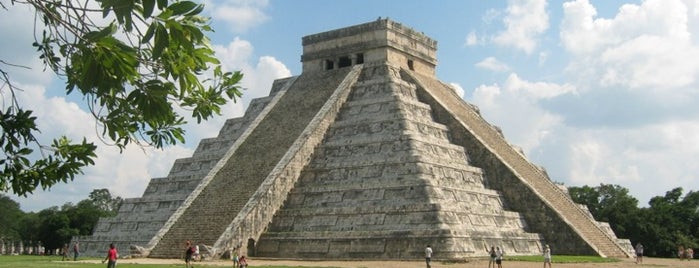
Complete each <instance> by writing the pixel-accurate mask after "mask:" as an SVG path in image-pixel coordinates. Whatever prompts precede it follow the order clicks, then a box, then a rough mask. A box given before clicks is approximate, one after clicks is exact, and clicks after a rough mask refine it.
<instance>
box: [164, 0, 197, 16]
mask: <svg viewBox="0 0 699 268" xmlns="http://www.w3.org/2000/svg"><path fill="white" fill-rule="evenodd" d="M195 7H197V4H196V3H194V2H190V1H181V2H175V3H173V4H172V5H170V6H169V7H167V8H168V9H169V10H172V15H173V16H178V15H182V14H185V13H187V12H189V11H191V10H192V9H194V8H195Z"/></svg>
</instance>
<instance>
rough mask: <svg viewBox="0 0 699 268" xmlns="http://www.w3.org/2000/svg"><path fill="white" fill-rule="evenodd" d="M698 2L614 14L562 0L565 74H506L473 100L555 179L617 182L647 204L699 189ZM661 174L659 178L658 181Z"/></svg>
mask: <svg viewBox="0 0 699 268" xmlns="http://www.w3.org/2000/svg"><path fill="white" fill-rule="evenodd" d="M698 7H699V4H697V3H696V2H692V1H679V0H677V1H672V0H668V1H659V0H647V1H642V2H640V3H638V4H626V5H623V6H621V7H620V8H619V9H618V11H617V13H615V14H613V15H612V16H611V17H609V18H601V17H598V15H597V10H596V8H595V7H594V6H593V5H592V4H590V2H589V1H587V0H576V1H569V2H566V3H564V4H563V18H562V21H561V23H560V32H559V37H560V43H561V44H562V48H563V49H564V51H562V52H563V54H554V53H560V52H556V51H551V52H550V53H551V54H549V51H547V53H546V54H540V59H541V57H543V59H542V60H540V62H546V59H547V58H550V59H554V57H557V58H565V59H566V60H568V61H567V62H564V64H566V69H565V72H564V73H563V74H562V75H563V76H564V77H565V78H564V79H565V80H563V81H568V82H566V83H564V82H560V83H552V82H536V81H537V80H539V79H540V78H534V79H532V80H531V81H528V80H525V79H523V78H521V77H520V76H519V75H517V74H514V73H513V74H511V75H509V76H508V77H507V78H506V79H505V80H504V81H503V82H502V83H501V84H491V85H481V86H479V87H477V88H476V89H475V90H474V93H473V95H472V96H471V98H472V101H473V102H474V103H475V104H476V105H478V106H479V107H480V110H481V113H482V114H483V116H484V117H485V118H486V119H488V121H490V122H497V123H498V124H501V128H502V129H503V132H504V134H505V136H506V137H508V141H510V142H512V143H513V144H515V145H520V146H521V147H522V148H523V149H524V151H525V153H526V154H527V155H528V157H530V159H533V162H534V163H546V165H545V166H546V168H547V169H548V171H549V174H551V175H552V179H553V180H555V181H564V182H566V183H567V184H569V185H584V184H586V185H598V184H599V183H607V184H609V183H611V184H620V185H623V186H624V187H627V188H629V189H630V190H631V192H632V195H634V196H636V197H638V198H639V200H640V201H641V205H645V204H646V203H645V202H647V201H648V199H649V198H650V197H653V196H655V195H662V194H663V193H664V192H665V191H668V190H670V189H672V188H674V187H685V189H686V190H688V189H693V188H696V187H694V186H690V187H686V186H687V185H693V180H694V179H696V175H695V174H697V173H699V165H696V164H695V163H694V162H692V161H677V160H678V159H695V158H696V157H697V156H698V155H699V145H697V144H699V138H697V137H699V121H698V120H697V118H699V112H697V110H696V107H697V106H699V103H697V100H699V91H697V88H699V82H698V81H697V79H696V77H698V74H699V65H698V64H699V63H697V61H694V60H690V59H694V58H699V52H698V50H699V38H697V35H699V23H697V22H698V21H699V12H697V10H699V9H698ZM660 181H662V184H660V183H659V182H660Z"/></svg>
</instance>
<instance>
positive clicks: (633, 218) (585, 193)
mask: <svg viewBox="0 0 699 268" xmlns="http://www.w3.org/2000/svg"><path fill="white" fill-rule="evenodd" d="M569 192H570V195H571V198H572V199H573V201H575V202H576V203H580V204H583V205H586V206H587V207H588V208H589V209H590V213H592V215H593V216H595V219H597V220H599V221H604V222H609V225H610V227H611V228H612V230H614V233H615V234H616V235H617V236H619V237H625V238H632V237H634V238H635V237H637V236H638V232H639V229H638V228H639V227H638V221H639V208H638V199H636V198H634V197H633V196H631V195H630V194H629V190H628V189H626V188H624V187H621V186H619V185H613V184H603V183H602V184H600V185H599V186H597V187H594V188H592V187H589V186H583V187H571V188H570V189H569Z"/></svg>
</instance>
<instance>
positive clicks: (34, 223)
mask: <svg viewBox="0 0 699 268" xmlns="http://www.w3.org/2000/svg"><path fill="white" fill-rule="evenodd" d="M569 192H570V195H571V197H572V198H573V200H574V201H575V202H577V203H580V204H583V205H586V206H587V207H588V208H589V209H590V212H591V213H592V215H594V216H595V219H597V220H598V221H604V222H609V225H610V226H611V228H612V230H614V233H615V234H616V235H617V237H620V238H628V239H629V240H631V243H632V244H633V245H636V243H639V242H640V243H641V244H643V245H644V248H645V250H644V253H645V255H647V256H653V257H676V256H677V249H678V248H679V247H680V246H682V247H691V248H698V247H699V243H698V242H699V192H694V191H689V192H688V193H687V194H685V195H683V189H682V188H675V189H672V190H670V191H668V192H666V193H665V195H664V196H656V197H653V198H651V199H650V201H649V202H648V206H647V207H639V206H638V199H636V198H634V197H633V196H631V195H629V190H628V189H626V188H624V187H621V186H619V185H612V184H600V185H599V186H596V187H590V186H582V187H569ZM121 202H122V198H121V197H113V196H112V195H111V194H110V193H109V190H107V189H96V190H93V191H92V192H91V193H90V196H89V198H88V199H85V200H82V201H80V202H78V203H77V204H75V205H74V204H72V203H66V204H64V205H63V206H61V207H58V206H54V207H50V208H47V209H44V210H41V211H39V212H37V213H35V212H28V213H25V212H23V211H22V210H21V209H20V207H19V203H17V202H15V201H14V200H12V199H10V198H9V197H7V196H5V195H2V194H0V215H2V216H1V217H0V240H4V241H23V242H24V243H25V246H36V245H38V244H39V243H41V245H42V246H43V247H45V248H46V250H47V251H49V250H54V249H58V248H61V247H62V245H63V244H65V243H68V242H70V239H71V237H73V236H78V235H91V234H92V229H93V228H94V226H95V225H96V224H97V220H98V219H99V218H100V217H110V216H115V215H116V214H117V211H118V210H119V206H120V205H121ZM27 243H31V244H27ZM47 253H51V252H47Z"/></svg>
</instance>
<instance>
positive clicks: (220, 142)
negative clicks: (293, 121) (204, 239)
mask: <svg viewBox="0 0 699 268" xmlns="http://www.w3.org/2000/svg"><path fill="white" fill-rule="evenodd" d="M289 80H290V79H279V80H277V81H275V83H274V84H273V86H272V89H271V92H270V96H268V97H264V98H257V99H254V100H252V101H251V102H250V104H249V106H248V109H247V110H246V112H245V114H244V115H243V116H242V117H238V118H232V119H229V120H227V121H226V122H225V124H224V125H223V127H222V128H221V130H220V131H219V134H218V136H216V137H214V138H207V139H202V140H201V141H200V142H199V145H198V146H197V148H196V150H195V151H194V153H193V155H192V156H191V157H188V158H183V159H177V160H176V161H175V163H174V164H173V165H172V167H171V169H170V171H169V173H168V175H167V176H166V177H162V178H152V179H151V180H149V182H148V186H147V187H146V189H145V191H144V193H143V194H142V196H141V197H139V198H126V199H125V200H124V201H123V203H122V205H121V207H120V208H119V211H118V213H117V215H116V216H115V217H109V218H100V219H99V221H98V223H97V225H96V226H95V227H94V230H93V234H92V235H90V236H78V237H73V238H72V240H73V242H75V241H79V242H80V248H81V251H82V252H81V254H82V255H84V256H102V255H104V252H105V250H106V249H107V248H109V244H110V243H114V244H115V246H116V247H117V248H119V249H120V250H121V252H122V254H127V255H128V254H129V253H128V252H129V249H130V248H131V247H134V248H135V250H134V252H133V253H134V254H133V255H135V256H137V255H139V250H138V249H137V248H139V247H143V246H146V245H147V244H148V243H149V242H150V240H151V239H152V238H153V237H154V236H155V235H156V234H157V233H158V231H159V230H160V229H161V228H162V227H163V225H164V224H165V222H166V221H167V220H168V219H169V218H170V216H172V214H173V213H174V212H175V211H176V210H177V209H178V208H179V207H180V206H181V205H182V202H184V200H185V199H186V198H187V197H188V196H189V195H190V194H191V193H192V191H194V189H196V187H197V186H198V185H199V184H200V183H201V181H202V179H203V178H204V177H205V176H206V175H207V174H208V173H209V172H210V171H211V169H212V168H213V167H214V165H215V164H216V163H217V162H218V161H220V159H221V158H222V157H223V156H224V155H225V153H226V152H227V151H228V149H229V148H230V147H231V146H232V145H233V144H234V142H235V141H236V140H237V139H238V138H239V137H240V135H241V134H242V133H243V132H244V131H245V130H246V129H247V128H248V127H249V125H250V123H251V122H252V121H253V120H254V119H255V118H256V117H257V116H258V115H259V114H260V112H261V111H262V110H263V109H264V108H265V107H266V106H267V104H268V103H269V102H270V101H271V100H272V99H273V96H274V95H275V94H276V92H278V91H280V90H281V88H282V87H283V86H284V85H285V84H286V83H287V82H288V81H289Z"/></svg>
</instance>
